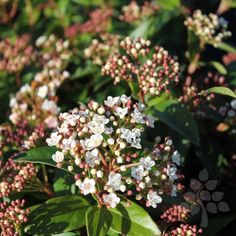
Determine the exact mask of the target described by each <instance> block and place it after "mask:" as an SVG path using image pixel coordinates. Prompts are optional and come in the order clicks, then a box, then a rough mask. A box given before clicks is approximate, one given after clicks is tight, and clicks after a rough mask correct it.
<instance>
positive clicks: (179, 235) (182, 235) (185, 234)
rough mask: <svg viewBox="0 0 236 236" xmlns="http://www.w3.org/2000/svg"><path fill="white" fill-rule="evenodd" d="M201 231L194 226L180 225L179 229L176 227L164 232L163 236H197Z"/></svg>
mask: <svg viewBox="0 0 236 236" xmlns="http://www.w3.org/2000/svg"><path fill="white" fill-rule="evenodd" d="M202 233H203V230H202V229H201V228H200V229H198V227H197V226H196V225H189V224H181V225H180V226H179V227H176V228H174V229H172V230H170V231H169V232H166V233H165V234H164V236H197V235H201V234H202Z"/></svg>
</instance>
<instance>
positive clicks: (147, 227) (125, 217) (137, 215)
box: [109, 202, 161, 236]
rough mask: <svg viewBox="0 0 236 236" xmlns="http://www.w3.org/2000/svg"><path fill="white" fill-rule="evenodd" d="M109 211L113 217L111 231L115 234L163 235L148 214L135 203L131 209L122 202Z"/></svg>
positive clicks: (131, 235)
mask: <svg viewBox="0 0 236 236" xmlns="http://www.w3.org/2000/svg"><path fill="white" fill-rule="evenodd" d="M109 211H110V212H111V214H112V217H113V220H112V225H111V229H112V231H114V232H117V233H121V234H125V235H127V236H137V235H148V236H152V235H153V236H154V235H155V236H158V235H161V232H160V230H159V229H158V227H157V225H156V224H155V223H154V221H153V220H152V219H151V217H150V216H149V215H148V213H147V212H146V211H145V210H144V209H143V208H142V207H140V206H138V205H137V204H135V203H134V202H131V206H129V207H127V206H126V203H123V202H122V203H121V204H119V205H118V206H117V207H116V208H111V209H109Z"/></svg>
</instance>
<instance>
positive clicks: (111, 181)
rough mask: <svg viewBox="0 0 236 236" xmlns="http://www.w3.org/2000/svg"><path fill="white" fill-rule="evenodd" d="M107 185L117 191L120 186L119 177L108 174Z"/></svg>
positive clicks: (114, 174) (118, 175)
mask: <svg viewBox="0 0 236 236" xmlns="http://www.w3.org/2000/svg"><path fill="white" fill-rule="evenodd" d="M107 185H108V186H109V187H111V188H113V189H114V190H119V189H120V186H121V185H122V181H121V175H120V174H116V173H110V174H109V176H108V182H107Z"/></svg>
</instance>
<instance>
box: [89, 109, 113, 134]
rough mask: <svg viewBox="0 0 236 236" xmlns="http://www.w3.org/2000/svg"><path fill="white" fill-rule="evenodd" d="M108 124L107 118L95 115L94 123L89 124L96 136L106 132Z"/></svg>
mask: <svg viewBox="0 0 236 236" xmlns="http://www.w3.org/2000/svg"><path fill="white" fill-rule="evenodd" d="M108 122H109V120H108V119H107V118H106V117H105V116H100V115H97V114H95V115H94V117H93V119H92V121H90V122H89V123H88V127H89V129H90V130H91V131H92V132H93V133H94V134H102V133H103V132H104V131H105V124H107V123H108Z"/></svg>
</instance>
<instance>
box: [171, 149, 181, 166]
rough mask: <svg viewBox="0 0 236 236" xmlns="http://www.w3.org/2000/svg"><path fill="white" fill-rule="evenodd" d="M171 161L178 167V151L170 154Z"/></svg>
mask: <svg viewBox="0 0 236 236" xmlns="http://www.w3.org/2000/svg"><path fill="white" fill-rule="evenodd" d="M172 161H173V162H174V163H175V164H176V165H178V166H179V165H180V154H179V153H178V151H174V153H173V154H172Z"/></svg>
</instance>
